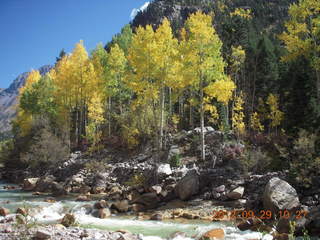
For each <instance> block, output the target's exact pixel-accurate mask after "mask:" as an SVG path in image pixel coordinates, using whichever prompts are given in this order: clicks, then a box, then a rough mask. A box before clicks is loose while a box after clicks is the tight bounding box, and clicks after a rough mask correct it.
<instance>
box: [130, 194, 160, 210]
mask: <svg viewBox="0 0 320 240" xmlns="http://www.w3.org/2000/svg"><path fill="white" fill-rule="evenodd" d="M159 201H160V199H159V197H158V196H157V194H156V193H144V194H142V195H141V196H140V197H139V198H137V199H136V200H135V201H133V203H136V204H139V205H142V206H144V209H145V210H148V209H154V208H156V207H157V206H158V203H159Z"/></svg>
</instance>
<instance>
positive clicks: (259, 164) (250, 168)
mask: <svg viewBox="0 0 320 240" xmlns="http://www.w3.org/2000/svg"><path fill="white" fill-rule="evenodd" d="M240 161H241V164H242V166H243V167H244V169H245V171H246V172H256V173H265V172H266V171H268V169H270V167H271V164H272V158H271V157H270V156H269V155H268V152H266V151H264V150H263V149H261V148H254V147H252V148H247V149H246V150H245V152H244V154H243V155H242V156H241V158H240Z"/></svg>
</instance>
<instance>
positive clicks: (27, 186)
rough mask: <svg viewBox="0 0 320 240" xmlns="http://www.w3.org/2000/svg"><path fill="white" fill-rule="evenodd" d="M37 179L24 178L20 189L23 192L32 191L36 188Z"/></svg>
mask: <svg viewBox="0 0 320 240" xmlns="http://www.w3.org/2000/svg"><path fill="white" fill-rule="evenodd" d="M38 180H39V178H26V179H24V180H23V187H22V189H23V190H25V191H32V190H33V189H34V188H35V187H36V183H37V181H38Z"/></svg>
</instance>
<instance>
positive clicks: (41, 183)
mask: <svg viewBox="0 0 320 240" xmlns="http://www.w3.org/2000/svg"><path fill="white" fill-rule="evenodd" d="M54 181H55V178H54V177H53V176H45V177H42V178H40V179H39V180H38V181H37V184H36V187H35V189H34V191H36V192H51V189H52V185H53V183H54Z"/></svg>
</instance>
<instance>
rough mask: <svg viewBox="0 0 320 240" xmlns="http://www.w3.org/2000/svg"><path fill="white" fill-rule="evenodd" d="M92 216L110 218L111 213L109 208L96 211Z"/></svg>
mask: <svg viewBox="0 0 320 240" xmlns="http://www.w3.org/2000/svg"><path fill="white" fill-rule="evenodd" d="M92 215H93V216H94V217H97V218H102V219H104V218H108V217H110V216H111V211H110V209H109V208H102V209H97V210H95V211H93V214H92Z"/></svg>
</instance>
